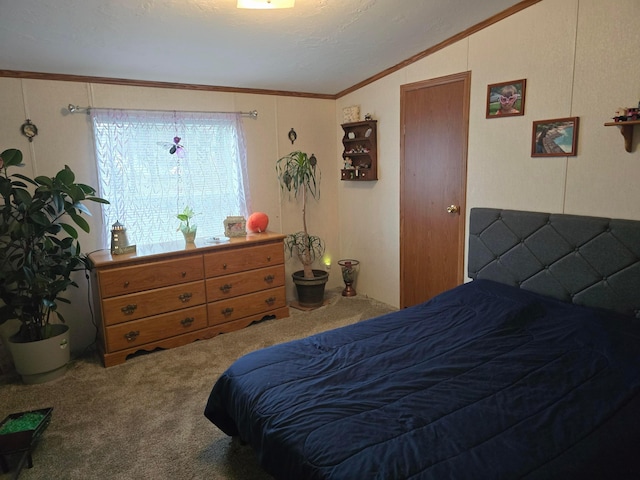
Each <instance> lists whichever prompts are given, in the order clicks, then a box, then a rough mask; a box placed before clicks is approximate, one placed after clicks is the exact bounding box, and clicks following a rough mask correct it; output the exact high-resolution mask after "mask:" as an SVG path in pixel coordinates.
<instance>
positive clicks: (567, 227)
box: [468, 208, 640, 318]
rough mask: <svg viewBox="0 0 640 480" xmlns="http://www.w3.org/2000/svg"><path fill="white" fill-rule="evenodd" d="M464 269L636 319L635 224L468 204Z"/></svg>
mask: <svg viewBox="0 0 640 480" xmlns="http://www.w3.org/2000/svg"><path fill="white" fill-rule="evenodd" d="M468 273H469V277H470V278H473V279H480V278H485V279H489V280H494V281H497V282H501V283H506V284H508V285H514V286H519V287H521V288H524V289H526V290H530V291H533V292H536V293H540V294H543V295H548V296H550V297H554V298H558V299H560V300H564V301H568V302H573V303H576V304H579V305H586V306H589V307H596V308H604V309H607V310H615V311H617V312H622V313H625V314H630V315H635V316H636V317H638V318H640V221H634V220H617V219H609V218H598V217H585V216H579V215H565V214H550V213H539V212H525V211H518V210H500V209H494V208H472V209H471V215H470V217H469V262H468Z"/></svg>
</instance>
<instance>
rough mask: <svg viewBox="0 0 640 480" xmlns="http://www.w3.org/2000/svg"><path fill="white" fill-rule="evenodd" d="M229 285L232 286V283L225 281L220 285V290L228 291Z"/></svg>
mask: <svg viewBox="0 0 640 480" xmlns="http://www.w3.org/2000/svg"><path fill="white" fill-rule="evenodd" d="M231 287H233V285H231V284H230V283H225V284H224V285H222V286H221V287H220V290H222V293H229V292H230V291H231Z"/></svg>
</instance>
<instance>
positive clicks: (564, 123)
mask: <svg viewBox="0 0 640 480" xmlns="http://www.w3.org/2000/svg"><path fill="white" fill-rule="evenodd" d="M577 144H578V117H567V118H554V119H552V120H538V121H536V122H533V132H532V134H531V156H532V157H571V156H574V155H576V147H577Z"/></svg>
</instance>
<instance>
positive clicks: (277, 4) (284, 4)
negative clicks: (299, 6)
mask: <svg viewBox="0 0 640 480" xmlns="http://www.w3.org/2000/svg"><path fill="white" fill-rule="evenodd" d="M294 3H295V0H238V8H262V9H267V8H292V7H293V4H294Z"/></svg>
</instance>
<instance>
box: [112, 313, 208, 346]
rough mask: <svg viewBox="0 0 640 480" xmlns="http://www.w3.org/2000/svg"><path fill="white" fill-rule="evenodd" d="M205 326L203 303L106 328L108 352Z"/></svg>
mask: <svg viewBox="0 0 640 480" xmlns="http://www.w3.org/2000/svg"><path fill="white" fill-rule="evenodd" d="M206 326H207V309H206V307H205V306H204V305H200V306H198V307H193V308H187V309H184V310H180V311H178V312H171V313H165V314H164V315H156V316H155V317H148V318H144V319H142V320H134V321H132V322H128V323H123V324H120V325H113V326H110V327H107V328H106V333H107V339H106V340H107V348H108V351H109V352H115V351H118V350H124V349H126V348H132V347H137V346H140V345H144V344H146V343H150V342H155V341H157V340H162V339H164V338H169V337H174V336H176V335H180V334H182V333H188V332H193V331H195V330H200V329H202V328H205V327H206Z"/></svg>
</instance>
